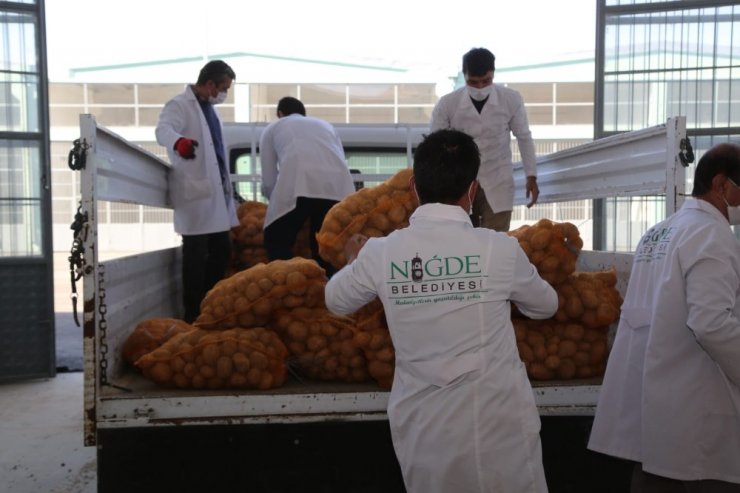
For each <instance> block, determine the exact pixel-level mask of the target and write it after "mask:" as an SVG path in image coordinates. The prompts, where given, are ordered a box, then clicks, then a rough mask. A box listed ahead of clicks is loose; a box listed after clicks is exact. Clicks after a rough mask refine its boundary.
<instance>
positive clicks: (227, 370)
mask: <svg viewBox="0 0 740 493" xmlns="http://www.w3.org/2000/svg"><path fill="white" fill-rule="evenodd" d="M287 354H288V350H287V349H286V347H285V345H284V344H283V342H282V341H281V340H280V338H279V337H278V335H277V334H276V333H275V332H273V331H271V330H267V329H264V328H262V327H255V328H251V329H243V328H234V329H228V330H219V331H206V330H202V329H197V330H193V331H191V332H187V333H182V334H178V335H176V336H174V337H173V338H171V339H170V340H169V341H167V342H166V343H164V344H163V345H162V346H160V347H159V348H158V349H155V350H154V351H152V352H150V353H147V354H145V355H144V356H142V357H141V358H139V359H138V360H137V361H136V366H137V367H139V369H141V371H142V372H143V374H144V376H145V377H147V378H149V379H151V380H153V381H154V382H155V383H156V384H157V385H160V386H162V387H177V388H182V389H191V388H192V389H260V390H266V389H271V388H274V387H279V386H281V385H282V384H283V383H284V382H285V379H286V375H287V369H286V366H285V358H286V356H287Z"/></svg>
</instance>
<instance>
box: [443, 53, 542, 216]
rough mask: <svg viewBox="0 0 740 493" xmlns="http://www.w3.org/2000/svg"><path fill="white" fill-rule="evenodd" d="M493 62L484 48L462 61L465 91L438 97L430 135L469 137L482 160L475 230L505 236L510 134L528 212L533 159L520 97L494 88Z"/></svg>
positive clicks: (510, 190) (534, 189)
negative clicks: (448, 131)
mask: <svg viewBox="0 0 740 493" xmlns="http://www.w3.org/2000/svg"><path fill="white" fill-rule="evenodd" d="M495 69H496V57H495V56H494V55H493V53H491V52H490V51H488V50H487V49H485V48H473V49H472V50H470V51H468V52H467V53H466V54H465V55H464V56H463V61H462V71H463V75H464V76H465V86H464V87H461V88H460V89H457V90H455V91H453V92H451V93H449V94H447V95H445V96H442V97H441V98H440V100H439V101H438V102H437V104H436V105H435V107H434V110H433V111H432V123H431V130H432V131H435V130H439V129H442V128H454V129H457V130H462V131H463V132H465V133H467V134H468V135H471V136H472V137H473V138H474V139H475V143H476V144H478V148H479V149H480V154H481V165H480V171H479V172H478V180H479V181H480V187H479V189H478V193H477V194H476V196H475V203H474V204H473V213H472V217H473V221H474V224H475V226H482V227H484V228H491V229H495V230H496V231H508V230H509V226H510V224H511V211H512V209H513V207H514V174H513V173H514V169H513V165H512V156H511V134H512V133H513V134H514V137H516V142H517V145H518V146H519V153H520V154H521V157H522V165H523V167H524V172H525V174H526V176H527V181H526V184H525V193H526V197H527V198H530V197H531V200H530V202H529V203H528V204H527V207H531V206H532V205H534V204H535V203H536V202H537V197H539V194H540V189H539V187H538V186H537V158H536V155H535V150H534V141H533V140H532V132H530V130H529V122H528V120H527V112H526V110H525V108H524V101H523V100H522V96H521V94H519V93H518V92H517V91H515V90H513V89H510V88H508V87H504V86H500V85H498V84H494V83H493V74H494V72H495Z"/></svg>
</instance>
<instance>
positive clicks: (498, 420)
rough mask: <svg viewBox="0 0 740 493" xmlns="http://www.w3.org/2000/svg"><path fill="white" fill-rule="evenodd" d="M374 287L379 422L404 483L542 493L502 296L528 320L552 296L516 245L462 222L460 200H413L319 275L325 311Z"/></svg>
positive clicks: (547, 307) (533, 428)
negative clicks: (381, 382)
mask: <svg viewBox="0 0 740 493" xmlns="http://www.w3.org/2000/svg"><path fill="white" fill-rule="evenodd" d="M376 293H377V294H378V295H379V296H380V298H381V300H382V302H383V306H384V308H385V315H386V318H387V320H388V326H389V328H390V333H391V337H392V339H393V346H394V349H395V352H396V370H395V376H394V381H393V388H392V390H391V396H390V400H389V404H388V417H389V421H390V424H391V432H392V437H393V444H394V448H395V450H396V454H397V456H398V459H399V462H400V464H401V468H402V471H403V475H404V481H405V482H406V488H407V490H408V491H409V492H410V493H411V492H424V493H434V492H439V493H442V492H453V491H454V492H491V491H493V492H507V493H509V492H511V493H519V492H543V491H546V490H547V487H546V484H545V479H544V473H543V469H542V461H541V450H540V441H539V434H538V433H539V429H540V421H539V415H538V413H537V408H536V405H535V402H534V395H533V393H532V388H531V386H530V384H529V380H528V379H527V374H526V371H525V368H524V365H523V364H522V362H521V360H520V358H519V354H518V351H517V347H516V340H515V336H514V330H513V327H512V324H511V312H510V310H511V306H510V301H514V302H516V303H517V306H518V307H519V308H520V310H522V312H523V313H525V314H527V315H528V316H530V317H533V318H547V317H549V316H552V315H553V314H554V312H555V311H556V310H557V306H558V302H557V295H556V293H555V291H554V290H553V289H552V287H551V286H550V285H549V284H547V283H546V282H545V281H543V280H542V279H541V278H540V277H539V275H538V274H537V272H536V270H535V269H534V267H533V266H532V265H531V264H530V262H529V260H528V259H527V257H526V255H525V254H524V252H523V251H522V250H521V248H520V247H519V244H518V242H517V241H516V240H515V239H514V238H511V237H508V236H506V235H505V234H502V233H497V232H495V231H492V230H487V229H475V228H473V227H472V224H471V223H470V219H469V218H468V216H467V215H466V214H465V211H463V210H462V208H460V207H459V206H449V205H442V204H426V205H422V206H421V207H419V208H418V209H417V210H416V211H415V212H414V214H413V215H412V216H411V219H410V226H409V227H408V228H406V229H403V230H399V231H396V232H394V233H392V234H390V235H389V236H388V237H386V238H371V239H370V240H368V242H367V243H366V244H365V246H364V247H363V249H362V250H361V251H360V254H359V256H358V258H357V259H356V260H355V261H354V262H353V263H352V264H350V265H349V266H348V267H345V268H344V269H342V270H341V271H340V272H338V273H337V274H335V275H334V276H333V277H332V278H331V279H330V281H329V283H328V284H327V287H326V301H327V306H328V307H329V308H330V309H331V310H332V311H335V312H338V313H350V312H352V311H353V310H354V309H356V308H358V307H359V306H361V305H362V304H364V303H366V302H368V301H370V300H371V299H372V298H373V297H374V296H375V294H376Z"/></svg>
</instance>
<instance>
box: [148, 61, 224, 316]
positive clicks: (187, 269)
mask: <svg viewBox="0 0 740 493" xmlns="http://www.w3.org/2000/svg"><path fill="white" fill-rule="evenodd" d="M235 78H236V75H235V74H234V71H233V70H232V69H231V67H229V66H228V65H227V64H226V63H225V62H223V61H221V60H213V61H210V62H208V63H207V64H205V65H204V66H203V68H202V69H201V71H200V73H199V75H198V80H197V82H196V83H195V84H194V85H188V86H187V87H186V88H185V91H184V92H182V93H181V94H178V95H177V96H175V97H174V98H172V99H170V100H169V101H168V102H167V104H165V107H164V109H163V110H162V113H161V115H160V116H159V123H158V124H157V128H156V135H157V142H159V144H160V145H163V146H164V147H165V148H166V149H167V155H168V156H169V158H170V163H171V164H172V170H171V172H170V174H169V193H170V201H171V202H172V206H173V207H174V209H175V231H176V232H177V233H180V234H181V235H182V283H183V301H184V304H185V316H184V320H185V321H186V322H192V321H194V320H195V319H196V318H197V316H198V314H199V313H200V303H201V301H202V300H203V298H204V297H205V295H206V293H207V292H208V290H209V289H211V288H212V287H213V285H214V284H216V282H218V281H219V280H221V279H222V278H223V277H224V274H225V273H226V268H227V267H228V264H229V260H230V256H231V239H230V238H229V230H230V229H231V228H232V227H234V226H238V225H239V221H238V219H237V217H236V208H235V206H234V197H233V191H232V188H231V180H230V178H229V171H228V162H227V161H226V151H225V149H224V142H223V137H222V128H221V120H220V119H219V117H218V114H217V113H216V111H215V109H214V107H213V106H214V105H216V104H219V103H223V102H224V100H225V99H226V95H227V92H228V90H229V88H230V87H231V83H232V82H233V80H234V79H235Z"/></svg>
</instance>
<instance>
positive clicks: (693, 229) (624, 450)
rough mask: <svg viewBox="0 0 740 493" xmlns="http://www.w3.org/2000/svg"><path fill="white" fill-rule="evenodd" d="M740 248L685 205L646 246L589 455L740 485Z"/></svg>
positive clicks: (708, 210)
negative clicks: (593, 452) (634, 462)
mask: <svg viewBox="0 0 740 493" xmlns="http://www.w3.org/2000/svg"><path fill="white" fill-rule="evenodd" d="M738 317H740V243H738V240H737V239H736V238H735V236H734V235H733V233H732V231H731V229H730V227H729V225H728V222H727V219H726V218H725V217H724V216H723V215H722V213H720V211H719V210H717V208H716V207H714V206H712V205H711V204H709V203H708V202H706V201H704V200H699V199H688V200H687V201H686V202H685V203H684V205H683V206H682V207H681V209H680V210H679V211H678V212H677V213H676V214H674V215H672V216H671V217H669V218H668V219H666V220H665V221H663V222H661V223H659V224H658V225H656V226H654V227H652V228H651V229H650V230H649V231H648V232H647V233H646V234H645V235H644V236H643V237H642V239H641V240H640V244H639V245H638V247H637V249H636V252H635V257H634V264H633V267H632V273H631V275H630V280H629V287H628V289H627V293H626V296H625V300H624V304H623V305H622V314H621V318H620V321H619V326H618V329H617V334H616V338H615V341H614V344H613V347H612V350H611V354H610V356H609V361H608V364H607V369H606V374H605V376H604V383H603V385H602V387H601V394H600V396H599V403H598V407H597V411H596V417H595V419H594V425H593V429H592V432H591V438H590V440H589V444H588V447H589V448H590V449H592V450H595V451H598V452H602V453H605V454H609V455H613V456H616V457H621V458H625V459H630V460H634V461H637V462H642V465H643V469H644V470H645V471H647V472H650V473H653V474H657V475H659V476H664V477H668V478H673V479H678V480H684V481H692V480H700V479H715V480H721V481H728V482H733V483H740V387H738V386H739V385H740V318H738Z"/></svg>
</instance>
